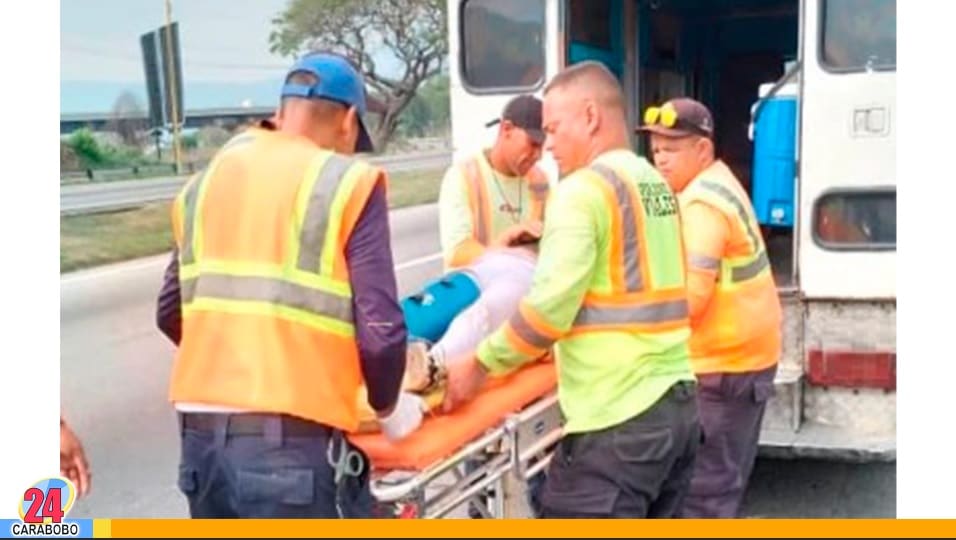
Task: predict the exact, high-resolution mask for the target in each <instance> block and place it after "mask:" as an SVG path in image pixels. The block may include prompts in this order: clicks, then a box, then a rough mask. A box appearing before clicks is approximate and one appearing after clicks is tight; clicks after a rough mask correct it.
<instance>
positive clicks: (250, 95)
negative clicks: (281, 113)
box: [60, 0, 292, 114]
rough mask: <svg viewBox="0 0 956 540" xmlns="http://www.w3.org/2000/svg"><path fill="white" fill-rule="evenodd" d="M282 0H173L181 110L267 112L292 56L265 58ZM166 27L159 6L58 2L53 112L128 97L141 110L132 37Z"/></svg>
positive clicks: (139, 68) (155, 2)
mask: <svg viewBox="0 0 956 540" xmlns="http://www.w3.org/2000/svg"><path fill="white" fill-rule="evenodd" d="M287 1H288V0H174V1H173V2H172V12H173V20H174V21H176V22H178V23H179V31H180V40H181V48H182V58H183V75H184V79H185V81H186V87H185V89H184V101H185V105H186V108H187V109H193V108H209V107H238V106H242V105H251V106H273V105H275V103H276V102H277V99H278V98H277V97H276V96H277V92H278V89H279V85H280V83H281V80H282V78H283V75H284V70H285V68H286V67H287V66H288V65H290V64H291V62H292V59H291V58H283V57H281V56H277V55H273V54H271V53H270V52H269V32H270V31H271V30H272V22H271V21H272V19H273V18H274V17H275V16H276V15H277V14H279V13H280V12H281V11H282V10H283V9H284V7H285V5H286V3H287ZM164 23H165V2H164V0H68V1H64V2H60V112H61V114H63V113H81V112H107V111H109V110H110V109H111V108H112V106H113V103H114V101H115V100H116V98H117V96H119V94H120V93H122V92H123V91H131V92H133V93H134V94H135V95H136V96H137V97H138V98H139V101H140V103H141V104H142V106H143V107H144V108H145V105H146V83H145V76H144V72H143V65H142V52H141V51H140V44H139V39H140V36H141V35H142V34H145V33H147V32H151V31H153V30H156V29H158V28H159V27H161V26H162V25H163V24H164Z"/></svg>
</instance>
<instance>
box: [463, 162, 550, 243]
mask: <svg viewBox="0 0 956 540" xmlns="http://www.w3.org/2000/svg"><path fill="white" fill-rule="evenodd" d="M481 171H482V169H481V164H480V163H479V158H477V157H474V158H472V159H469V160H467V161H466V162H464V163H463V164H462V175H463V176H464V177H465V185H466V186H467V189H468V204H469V207H470V208H471V213H472V216H471V217H472V223H473V224H472V234H473V235H474V238H475V240H477V241H478V243H480V244H481V245H483V246H487V245H488V244H489V243H490V242H491V240H492V231H491V229H492V217H491V208H492V204H491V200H490V199H489V195H488V189H487V184H488V182H487V181H486V179H485V178H484V176H483V175H482V173H481ZM524 182H526V183H527V185H528V191H529V192H530V194H531V206H530V208H531V219H534V220H538V221H542V220H544V212H545V205H546V202H547V199H548V193H549V192H550V189H551V187H550V186H549V185H548V179H547V177H545V176H544V173H542V172H541V171H540V170H539V169H537V168H536V167H532V168H531V170H530V171H528V174H527V175H525V178H524Z"/></svg>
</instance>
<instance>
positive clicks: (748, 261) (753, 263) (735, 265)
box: [689, 180, 770, 285]
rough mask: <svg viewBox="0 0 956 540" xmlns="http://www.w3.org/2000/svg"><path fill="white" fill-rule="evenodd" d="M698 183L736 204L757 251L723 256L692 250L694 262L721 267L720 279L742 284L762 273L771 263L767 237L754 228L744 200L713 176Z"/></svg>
mask: <svg viewBox="0 0 956 540" xmlns="http://www.w3.org/2000/svg"><path fill="white" fill-rule="evenodd" d="M697 184H698V185H699V187H700V189H701V190H702V191H703V192H705V193H706V192H709V193H711V194H713V195H714V196H716V197H717V198H718V199H719V200H721V201H723V202H724V203H726V204H727V205H729V206H730V208H733V210H734V211H733V214H735V215H736V217H737V221H738V223H739V224H740V226H741V227H743V229H744V231H746V233H747V238H748V239H749V240H750V244H751V247H752V249H753V254H752V255H749V256H743V257H732V258H724V259H720V260H717V259H712V258H710V257H704V256H702V255H694V254H692V255H691V256H690V257H689V262H690V264H691V265H692V266H695V267H697V268H701V269H704V270H714V269H719V270H720V273H719V276H718V280H720V281H721V282H723V283H725V284H727V285H732V284H739V283H742V282H745V281H748V280H751V279H754V278H756V277H758V276H760V275H761V274H762V273H763V271H764V270H767V269H768V268H769V267H770V259H769V258H768V256H767V251H766V249H765V248H764V247H763V241H762V240H761V238H760V236H759V235H758V234H757V231H756V230H755V229H754V224H753V223H752V220H751V219H750V214H749V213H748V212H747V209H746V206H745V205H744V203H743V202H742V201H741V200H740V198H739V197H738V196H737V195H736V194H735V193H734V192H733V190H731V189H730V188H728V187H727V186H724V185H722V184H720V183H717V182H714V181H712V180H700V181H698V182H697Z"/></svg>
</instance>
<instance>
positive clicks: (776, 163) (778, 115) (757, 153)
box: [752, 83, 797, 227]
mask: <svg viewBox="0 0 956 540" xmlns="http://www.w3.org/2000/svg"><path fill="white" fill-rule="evenodd" d="M772 86H773V84H764V85H761V86H760V97H761V98H762V97H763V96H765V95H766V93H767V91H768V90H769V89H770V87H772ZM752 129H753V133H752V138H753V141H754V158H753V177H752V186H753V193H752V198H753V204H754V211H755V212H756V214H757V221H758V222H759V223H760V224H761V225H770V226H777V227H793V212H794V206H795V205H794V191H795V185H794V183H795V181H796V165H795V164H796V156H797V149H796V141H797V87H796V84H794V83H788V84H786V85H784V86H783V87H782V88H781V89H780V91H779V92H778V93H777V94H776V95H775V96H773V97H772V98H770V99H769V100H767V101H766V102H765V103H764V104H763V105H762V106H761V109H760V112H759V115H758V117H757V119H756V124H755V125H753V126H752Z"/></svg>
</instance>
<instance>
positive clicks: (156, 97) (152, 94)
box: [139, 22, 183, 127]
mask: <svg viewBox="0 0 956 540" xmlns="http://www.w3.org/2000/svg"><path fill="white" fill-rule="evenodd" d="M168 28H169V32H167V27H166V26H163V27H161V28H159V29H157V30H154V31H152V32H149V33H146V34H143V35H142V36H140V39H139V41H140V48H141V49H142V52H143V69H144V70H145V74H146V96H147V101H148V103H149V122H150V127H160V126H171V125H172V121H173V99H172V98H173V96H172V95H171V94H170V92H171V91H172V92H175V97H176V109H177V117H178V120H179V123H180V124H181V123H182V122H183V68H182V55H181V54H180V47H179V23H175V22H174V23H172V25H170V26H169V27H168ZM168 34H172V39H171V40H170V41H167V35H168ZM170 43H171V46H170ZM170 53H172V54H171V55H170ZM170 81H173V82H174V84H173V85H170Z"/></svg>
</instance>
